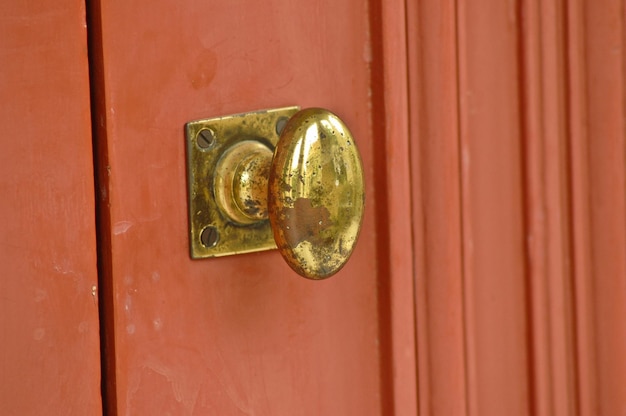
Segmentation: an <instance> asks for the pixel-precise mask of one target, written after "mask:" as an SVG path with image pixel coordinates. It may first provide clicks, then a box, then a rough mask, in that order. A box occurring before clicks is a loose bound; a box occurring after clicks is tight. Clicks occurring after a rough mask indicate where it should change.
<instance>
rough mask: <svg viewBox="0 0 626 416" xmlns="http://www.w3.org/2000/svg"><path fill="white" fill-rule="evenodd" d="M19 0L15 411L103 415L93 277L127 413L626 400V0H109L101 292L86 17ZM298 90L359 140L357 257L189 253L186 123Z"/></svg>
mask: <svg viewBox="0 0 626 416" xmlns="http://www.w3.org/2000/svg"><path fill="white" fill-rule="evenodd" d="M12 3H13V4H6V5H3V6H0V12H1V13H0V16H2V17H0V22H2V24H1V25H0V58H1V59H2V62H3V69H2V72H1V75H0V92H1V93H2V97H9V99H10V102H11V105H7V106H5V108H4V112H2V114H1V115H0V121H1V123H0V133H1V134H0V141H1V143H2V145H3V149H4V151H3V152H1V153H0V173H2V176H1V177H2V179H0V195H2V196H3V198H2V202H0V218H2V219H3V223H2V224H3V225H2V237H0V245H1V246H2V250H1V251H0V264H2V266H1V268H0V271H1V275H0V277H1V279H0V293H2V295H0V297H1V298H0V300H1V302H0V334H2V336H3V338H2V339H3V343H2V346H1V354H0V413H2V414H5V413H6V414H56V413H70V414H98V413H100V411H101V410H100V409H101V400H100V397H99V377H100V369H99V356H98V352H99V345H98V316H97V312H98V311H97V308H98V304H97V291H98V290H101V291H103V292H104V295H103V300H104V304H103V305H100V306H101V307H103V314H104V316H105V322H104V323H105V328H104V333H105V339H104V340H103V341H104V343H105V347H106V350H105V358H106V368H105V369H104V373H103V377H104V380H105V387H106V394H107V396H106V399H105V403H104V405H105V410H108V413H110V414H115V413H116V412H117V414H163V413H167V412H170V413H174V414H251V413H255V414H272V415H274V414H316V415H317V414H359V415H361V414H385V415H387V414H407V415H413V414H417V413H418V410H419V414H421V415H449V414H454V415H457V414H458V415H473V416H474V415H481V416H482V415H503V414H506V415H524V414H533V415H546V416H547V415H550V416H552V415H556V416H561V415H563V416H564V415H570V414H580V415H612V414H618V413H619V412H620V411H622V410H623V409H624V407H625V406H626V399H625V398H626V391H625V390H624V389H625V388H626V387H625V386H626V380H625V377H626V376H625V374H626V359H625V358H624V354H623V351H624V350H626V330H625V329H624V328H625V327H624V325H623V321H624V319H623V317H624V315H625V314H626V311H625V310H624V305H626V214H625V213H626V192H625V185H626V184H625V180H626V179H625V178H626V142H625V140H626V139H625V137H626V136H625V134H624V130H625V129H624V120H623V114H624V102H625V101H624V94H625V92H624V91H625V90H624V85H625V81H624V74H625V71H624V62H626V61H625V60H624V52H623V46H624V42H625V38H624V33H626V31H625V30H624V21H626V19H625V16H624V15H623V13H624V8H623V4H622V2H620V1H618V0H602V1H598V2H583V1H581V0H577V1H573V2H567V3H564V2H560V1H557V0H553V1H545V2H541V1H538V0H525V1H519V2H514V3H506V2H501V1H496V0H491V1H489V0H481V1H479V2H472V3H471V4H470V3H469V2H465V3H464V2H454V1H443V2H442V1H435V0H427V1H422V2H416V1H414V2H406V3H405V2H402V1H385V2H382V1H381V2H377V1H370V2H366V1H359V0H346V1H345V2H325V1H315V2H306V3H302V4H298V5H295V4H292V2H288V1H279V0H274V1H270V2H264V3H259V2H252V1H250V2H246V1H235V2H222V4H209V3H204V4H196V3H195V2H191V1H182V2H181V1H170V2H159V3H156V4H153V2H148V1H147V0H146V1H142V2H139V3H135V4H132V5H128V4H126V3H122V2H121V1H115V2H106V4H100V3H99V2H93V3H90V7H91V10H90V20H89V28H90V34H91V44H90V48H91V54H92V58H93V64H94V65H93V67H92V73H93V81H94V86H95V87H96V88H95V93H96V95H95V97H96V107H97V113H96V118H95V119H96V120H97V121H98V124H97V126H96V127H97V136H96V143H97V145H98V148H97V169H98V177H99V179H98V185H99V188H98V190H97V191H98V196H99V198H100V202H101V204H100V212H99V214H100V215H99V218H98V221H99V223H100V226H101V227H102V230H103V231H104V232H103V233H102V235H101V236H100V238H101V241H100V245H101V250H100V254H101V259H100V260H101V264H102V273H103V275H102V280H101V281H102V282H103V286H102V287H100V288H96V287H95V285H96V284H97V279H96V259H95V253H96V248H95V231H94V223H95V221H94V216H95V215H94V204H93V187H92V186H93V182H92V181H93V171H92V156H91V145H90V143H91V141H90V122H89V120H90V115H89V100H88V78H87V59H86V49H85V48H86V45H85V21H84V10H82V9H81V7H79V6H77V5H64V7H61V6H54V5H51V4H47V5H46V4H44V5H38V7H37V8H34V7H29V6H28V5H22V4H19V5H18V4H17V3H16V2H12ZM102 3H105V2H102ZM192 3H193V4H192ZM347 16H349V17H350V18H349V19H348V18H346V17H347ZM290 104H299V105H302V106H313V105H315V106H324V107H328V108H329V109H331V110H333V111H335V112H337V113H339V114H340V115H341V116H342V118H344V119H345V121H346V122H347V124H348V125H349V126H350V128H351V130H353V132H354V133H355V136H356V137H357V143H358V145H359V147H360V150H361V152H362V156H363V162H364V166H365V171H366V183H367V195H368V199H367V205H366V213H365V222H364V225H363V230H362V234H361V239H360V241H359V243H358V245H357V248H356V251H355V253H354V256H353V258H352V260H351V261H350V262H349V264H348V265H347V266H346V268H345V269H343V270H342V271H341V272H340V273H339V275H337V276H335V277H333V278H331V279H330V280H328V281H322V282H311V281H307V280H305V279H302V278H299V277H298V276H296V275H294V274H293V273H292V272H291V270H290V269H289V268H288V266H286V265H285V264H283V263H282V260H281V258H280V256H279V255H278V253H276V252H266V253H257V254H252V255H245V256H238V257H233V258H222V259H214V260H205V261H191V260H190V259H189V257H188V254H187V251H188V249H187V244H188V242H187V218H186V209H187V208H186V184H185V162H184V138H183V125H184V123H185V122H186V121H188V120H191V119H197V118H200V117H208V116H217V115H223V114H229V113H234V112H239V111H246V110H253V109H257V108H263V107H278V106H284V105H290ZM33 120H35V121H36V122H33ZM409 225H410V226H409ZM94 290H96V291H95V292H94ZM416 367H417V369H416Z"/></svg>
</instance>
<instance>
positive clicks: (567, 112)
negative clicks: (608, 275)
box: [562, 1, 581, 415]
mask: <svg viewBox="0 0 626 416" xmlns="http://www.w3.org/2000/svg"><path fill="white" fill-rule="evenodd" d="M568 3H569V2H567V1H564V2H563V3H562V4H563V40H562V42H563V72H564V73H563V90H564V91H563V95H564V101H565V105H564V106H563V112H564V118H565V123H564V126H563V129H564V130H565V134H564V137H565V140H564V147H565V149H564V151H565V158H564V159H565V160H564V163H565V169H564V171H565V174H564V176H565V181H566V185H565V189H566V192H567V194H566V198H567V199H566V201H565V203H564V206H565V209H566V212H565V218H566V220H567V222H568V229H567V240H568V244H567V245H568V248H567V256H568V257H569V258H568V259H567V260H568V262H569V270H568V273H567V274H566V276H565V278H567V279H568V280H569V282H568V284H569V285H570V287H571V292H570V299H569V302H570V303H569V305H570V307H569V309H570V311H569V312H570V313H571V318H572V321H571V331H572V332H571V337H570V339H571V342H572V344H573V346H572V350H573V351H572V355H573V360H572V361H573V362H572V364H573V368H572V378H573V382H572V390H573V391H572V395H573V396H574V397H572V398H571V400H572V402H573V405H574V413H575V414H577V415H579V414H580V409H581V407H580V394H579V391H578V387H579V382H578V380H579V378H580V363H579V361H578V359H576V358H577V357H579V350H580V345H579V342H578V321H579V318H578V316H577V313H576V312H577V308H576V298H577V290H576V279H575V276H576V273H577V271H576V262H575V261H573V259H572V256H573V253H575V250H576V247H575V241H574V238H573V236H574V227H575V226H576V224H575V221H574V214H573V210H574V206H573V200H574V198H573V191H574V188H573V186H574V185H573V178H572V157H573V156H572V143H571V138H572V108H571V101H570V100H571V97H572V92H571V88H572V85H571V80H572V74H571V68H570V63H571V51H570V47H571V39H570V9H569V5H568ZM570 259H571V260H570ZM570 403H571V402H570Z"/></svg>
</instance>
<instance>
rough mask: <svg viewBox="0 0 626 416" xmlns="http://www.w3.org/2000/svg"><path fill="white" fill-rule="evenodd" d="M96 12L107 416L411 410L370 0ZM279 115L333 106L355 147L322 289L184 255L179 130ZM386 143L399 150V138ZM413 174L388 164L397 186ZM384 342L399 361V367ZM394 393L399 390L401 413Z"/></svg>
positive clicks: (405, 208)
mask: <svg viewBox="0 0 626 416" xmlns="http://www.w3.org/2000/svg"><path fill="white" fill-rule="evenodd" d="M97 3H99V4H93V5H92V18H93V19H95V20H94V21H93V22H92V23H93V24H94V28H96V29H94V30H93V33H94V35H95V39H94V43H93V44H92V45H91V46H92V47H93V48H94V50H93V51H92V53H94V57H95V60H94V62H95V64H96V65H97V67H98V68H99V69H98V73H97V74H96V80H95V81H96V84H95V87H96V90H95V91H96V105H97V110H96V111H97V114H96V115H95V119H96V120H98V122H99V123H100V124H99V125H98V126H97V127H98V131H97V136H96V140H97V142H98V144H99V148H98V163H99V169H100V172H99V185H98V186H99V189H98V191H99V196H101V198H102V199H101V200H100V203H101V204H102V210H101V211H102V217H101V218H100V226H101V228H102V230H103V233H104V234H106V235H104V238H103V241H102V243H103V244H104V245H103V247H102V252H103V254H104V258H103V261H104V265H103V271H104V276H103V287H102V290H103V291H104V294H105V298H106V300H105V304H104V311H105V315H106V318H105V327H106V345H105V355H106V365H107V370H108V371H107V372H106V380H107V384H106V389H107V399H108V403H109V406H111V409H116V410H117V411H118V413H119V414H159V413H161V414H163V413H164V412H165V413H168V412H169V413H171V414H266V415H276V414H280V415H288V414H310V415H320V414H335V415H366V414H372V415H374V414H385V413H387V414H388V413H391V412H392V410H393V408H394V405H395V406H398V409H399V411H401V412H408V413H407V414H409V413H410V412H413V411H414V410H412V409H415V405H416V402H415V394H416V390H415V364H414V345H413V343H414V341H413V327H414V326H413V324H412V320H413V300H412V291H413V289H412V288H413V283H412V278H411V275H410V268H409V266H408V264H409V263H405V262H406V260H407V258H408V259H409V260H410V252H411V242H410V229H409V228H408V227H407V226H406V225H408V224H410V211H409V203H408V201H409V194H408V187H407V189H406V191H407V193H406V194H405V195H404V196H403V197H402V198H401V201H398V202H399V204H398V205H397V211H398V213H399V216H398V217H396V218H394V221H398V222H402V223H403V226H402V229H399V230H400V233H399V234H398V235H394V236H391V235H390V234H389V231H388V230H389V224H388V219H387V217H386V216H385V213H386V212H387V211H389V209H390V208H389V207H388V206H387V204H388V196H387V194H386V192H387V191H388V189H387V188H386V184H385V180H386V177H385V173H384V171H385V168H386V163H387V160H386V157H387V154H386V149H387V148H388V147H391V144H392V143H391V142H387V141H386V139H385V123H386V117H387V116H386V115H385V113H384V112H385V109H384V108H383V106H382V105H381V103H382V97H381V96H380V95H381V93H382V91H381V89H380V88H381V87H380V86H378V85H376V84H375V82H377V81H378V80H379V78H380V77H381V74H380V71H379V70H378V69H376V70H375V69H373V68H372V65H373V64H372V62H373V57H374V54H376V53H377V51H374V50H373V49H374V47H373V45H372V38H375V37H377V36H379V35H380V31H381V29H380V28H379V27H378V26H376V29H375V30H372V25H373V24H375V25H378V23H373V20H375V16H373V15H372V11H371V10H370V9H369V8H368V2H367V1H363V0H354V1H343V2H337V1H314V2H293V1H270V2H257V1H228V2H194V1H182V2H181V1H178V0H176V1H164V2H156V3H155V2H152V1H138V2H133V3H128V2H125V1H107V2H104V1H103V2H97ZM401 33H402V32H400V34H401ZM399 38H402V37H401V36H399ZM374 90H375V91H374ZM288 105H299V106H301V107H311V106H318V107H325V108H328V109H330V110H332V111H333V112H336V113H338V114H339V115H340V117H341V118H342V119H343V120H344V121H345V122H346V124H347V125H348V126H349V127H350V129H351V130H352V133H353V134H354V137H355V141H356V143H357V145H358V147H359V149H360V151H361V157H362V159H363V164H364V167H365V183H366V198H367V203H366V210H365V217H364V221H363V226H362V229H361V237H360V240H359V242H358V244H357V246H356V249H355V251H354V253H353V255H352V258H351V260H350V261H349V262H348V264H347V265H346V266H345V268H344V269H342V270H341V271H340V272H339V273H338V274H337V275H336V276H334V277H332V278H330V279H328V280H325V281H317V282H315V281H309V280H306V279H304V278H301V277H299V276H298V275H296V274H295V273H294V272H292V271H291V269H290V268H289V267H288V266H287V265H286V264H285V263H284V261H283V260H282V259H281V257H280V255H279V254H278V252H276V251H273V252H263V253H256V254H248V255H239V256H234V257H227V258H216V259H207V260H191V259H190V257H189V247H188V246H189V242H188V234H189V231H188V225H187V212H188V211H187V184H186V162H185V137H184V128H183V127H184V125H185V123H186V122H188V121H191V120H196V119H199V118H207V117H215V116H222V115H229V114H233V113H239V112H243V111H251V110H257V109H263V108H274V107H283V106H288ZM400 114H401V113H400ZM397 143H398V144H399V145H400V146H406V136H400V137H399V139H398V140H397ZM395 151H397V152H400V151H401V149H400V148H399V149H397V150H395ZM405 156H406V153H405ZM407 166H408V164H406V161H405V162H404V164H401V165H397V166H396V169H400V170H398V171H397V172H401V171H402V169H404V175H403V176H404V178H405V180H406V182H405V183H406V184H408V176H409V173H408V169H407ZM394 188H395V185H394ZM393 192H396V190H395V189H393ZM400 202H401V203H400ZM393 209H396V208H393ZM392 226H393V224H392ZM392 229H394V228H392ZM391 249H393V250H396V252H395V253H394V255H393V259H391V258H390V257H389V256H390V250H391ZM396 258H397V259H398V260H399V261H400V262H399V263H397V262H398V260H396ZM400 272H402V275H400V274H399V273H400ZM396 273H398V279H395V278H394V276H395V274H396ZM396 284H398V285H399V286H398V287H397V288H395V287H394V288H393V290H398V291H402V292H403V293H402V294H401V295H400V296H399V298H398V300H397V302H396V303H394V304H393V308H395V309H396V310H395V311H394V314H396V313H397V315H398V319H402V320H403V321H404V322H405V323H406V325H405V327H404V328H403V332H404V334H402V335H401V336H399V340H400V342H401V343H400V344H396V345H394V344H392V343H391V339H390V335H389V332H390V327H391V325H392V318H391V315H390V312H391V308H392V301H393V300H392V299H390V294H389V293H390V292H389V291H390V290H391V286H392V285H396ZM395 348H397V349H399V350H400V349H401V350H402V351H403V353H402V354H403V355H402V357H399V361H398V362H397V363H396V364H395V365H396V366H397V372H395V371H394V370H393V364H394V363H393V357H394V354H393V353H394V349H395ZM398 375H401V377H399V376H398ZM396 383H398V384H400V385H402V387H401V388H400V390H402V389H406V391H407V392H408V393H407V394H406V397H400V398H398V399H397V400H399V401H398V403H396V401H395V400H396V398H395V397H394V391H395V390H394V389H395V384H396Z"/></svg>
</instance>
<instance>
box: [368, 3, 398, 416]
mask: <svg viewBox="0 0 626 416" xmlns="http://www.w3.org/2000/svg"><path fill="white" fill-rule="evenodd" d="M369 25H370V45H371V51H372V62H373V63H374V64H373V65H371V66H370V82H371V86H372V87H371V91H372V96H371V103H372V106H371V114H372V115H373V114H382V115H383V116H382V117H379V118H378V119H377V120H373V122H372V133H373V137H386V129H387V123H386V118H385V117H384V114H385V97H384V91H385V79H384V69H383V62H384V53H383V40H382V34H383V28H382V4H381V2H380V1H378V0H370V1H369ZM376 63H378V64H376ZM383 143H385V142H383ZM385 144H386V143H385ZM386 155H387V152H384V151H379V152H374V166H376V167H377V169H378V171H377V174H376V175H374V181H375V184H374V189H375V193H376V197H375V198H374V199H375V200H376V201H377V206H376V216H375V218H376V225H375V229H376V234H377V239H376V240H377V248H376V250H377V251H378V254H377V256H376V258H377V263H376V269H377V270H376V271H377V283H378V296H377V298H378V311H379V312H378V317H379V318H378V326H379V357H380V364H379V366H380V386H381V387H380V394H381V410H382V412H383V414H389V415H392V414H394V412H395V409H394V400H393V368H392V367H393V362H392V358H391V356H392V352H393V346H392V344H391V321H390V319H389V317H390V314H391V298H390V296H391V294H390V290H391V288H390V283H389V278H385V277H388V276H390V273H391V266H390V263H389V256H390V251H389V238H390V237H389V229H388V227H387V222H386V218H388V216H389V209H388V207H387V201H388V196H387V193H386V189H387V162H386Z"/></svg>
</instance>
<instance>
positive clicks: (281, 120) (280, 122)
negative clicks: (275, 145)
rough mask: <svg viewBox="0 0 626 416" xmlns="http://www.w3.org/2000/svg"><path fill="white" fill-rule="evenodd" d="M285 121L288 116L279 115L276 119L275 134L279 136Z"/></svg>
mask: <svg viewBox="0 0 626 416" xmlns="http://www.w3.org/2000/svg"><path fill="white" fill-rule="evenodd" d="M287 121H289V118H288V117H280V118H279V119H278V120H276V134H278V135H279V136H280V134H281V133H282V132H283V130H284V129H285V126H286V125H287Z"/></svg>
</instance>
